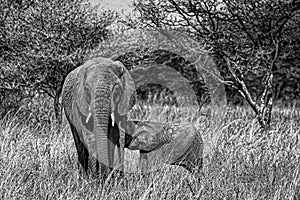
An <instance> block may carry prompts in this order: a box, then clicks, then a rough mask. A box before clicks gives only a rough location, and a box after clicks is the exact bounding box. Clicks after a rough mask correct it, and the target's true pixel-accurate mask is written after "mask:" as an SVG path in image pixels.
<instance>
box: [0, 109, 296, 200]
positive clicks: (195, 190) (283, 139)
mask: <svg viewBox="0 0 300 200" xmlns="http://www.w3.org/2000/svg"><path fill="white" fill-rule="evenodd" d="M24 120H25V119H24ZM22 124H23V123H22V121H17V120H16V119H6V120H2V121H1V122H0V199H180V200H183V199H274V200H275V199H278V200H279V199H280V200H281V199H295V200H296V199H300V173H299V170H300V167H299V166H300V140H299V139H300V138H299V137H300V111H299V110H295V109H278V108H277V109H274V111H273V120H272V125H271V129H270V130H269V131H268V132H261V131H259V129H258V125H257V124H256V122H255V120H254V116H253V114H252V112H251V110H247V109H242V108H228V109H227V110H226V111H224V113H223V114H221V113H211V114H210V116H209V117H207V118H198V119H196V121H195V125H196V127H197V128H198V129H199V130H200V132H201V136H202V137H203V140H204V145H205V146H204V167H203V169H202V172H201V173H200V174H198V178H199V179H196V178H195V176H193V175H191V174H189V173H187V172H186V171H185V170H184V169H182V168H180V167H175V166H172V167H170V166H165V167H164V168H163V169H161V170H160V171H158V172H153V173H151V174H148V175H145V176H142V175H139V174H126V175H125V177H124V178H122V179H117V178H115V179H112V180H110V182H108V183H107V184H106V185H104V187H102V186H101V183H100V181H99V180H86V179H82V178H80V176H79V173H78V171H77V154H76V152H75V145H74V143H73V138H72V135H71V133H70V131H69V128H68V126H67V125H64V128H62V130H60V131H58V129H57V128H56V127H55V126H53V127H52V128H51V129H50V131H49V130H48V129H47V130H46V129H44V128H41V127H36V128H29V127H26V126H24V125H22ZM127 154H129V155H130V152H129V151H128V152H127ZM129 157H130V156H129ZM131 157H132V156H131ZM130 162H131V160H127V164H128V163H130Z"/></svg>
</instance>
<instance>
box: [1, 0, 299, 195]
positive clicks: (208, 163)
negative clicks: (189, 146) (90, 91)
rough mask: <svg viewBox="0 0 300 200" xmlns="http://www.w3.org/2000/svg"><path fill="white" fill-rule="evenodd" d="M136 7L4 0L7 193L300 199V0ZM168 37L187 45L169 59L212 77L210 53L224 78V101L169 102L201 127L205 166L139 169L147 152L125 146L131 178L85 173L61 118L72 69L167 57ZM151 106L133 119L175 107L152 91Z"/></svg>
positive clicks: (83, 0)
mask: <svg viewBox="0 0 300 200" xmlns="http://www.w3.org/2000/svg"><path fill="white" fill-rule="evenodd" d="M132 6H133V11H132V13H130V14H128V15H126V16H124V15H119V13H117V12H115V11H112V10H107V9H105V8H102V7H95V6H92V5H91V4H89V2H88V1H87V0H71V1H64V0H63V1H58V0H46V1H40V0H13V1H9V0H0V63H1V64H0V199H300V186H299V185H300V175H299V166H300V154H299V152H300V151H299V149H300V141H299V139H300V138H299V136H300V107H299V106H300V104H299V99H300V85H299V84H300V64H299V55H300V52H299V50H300V49H299V47H300V45H299V41H300V35H299V33H300V22H299V19H300V17H299V15H300V1H298V0H290V1H281V0H278V1H273V0H265V1H260V0H251V1H227V0H203V1H194V0H166V1H162V0H157V1H152V0H149V1H148V0H147V1H140V0H136V1H134V3H133V5H132ZM161 30H168V32H167V33H166V32H164V31H161ZM170 33H174V35H172V34H170ZM178 33H180V34H179V35H178ZM182 34H184V35H185V36H188V37H184V38H182V37H181V36H182ZM166 38H168V39H166ZM187 38H188V40H186V39H187ZM174 39H176V40H175V42H174ZM178 41H179V42H178ZM164 48H165V49H166V50H168V51H170V50H172V51H174V53H177V54H179V55H180V57H178V60H180V63H181V64H182V65H181V64H178V63H176V62H177V60H176V59H175V61H174V62H171V64H170V66H171V65H172V66H174V65H176V68H178V71H180V72H181V73H182V74H183V76H185V73H186V74H187V75H186V76H185V77H187V78H188V79H189V78H191V77H192V78H193V79H190V81H191V83H192V84H194V83H195V82H197V81H198V82H199V83H201V84H200V85H202V83H203V81H204V82H205V77H204V79H202V76H190V75H189V74H190V73H191V71H192V70H191V71H190V70H189V68H188V67H189V66H191V65H190V64H191V63H194V62H195V61H197V62H198V61H199V60H200V62H202V60H204V61H205V62H204V61H203V62H202V63H201V64H202V66H204V68H206V69H209V68H212V67H215V68H217V69H218V70H219V72H218V73H219V74H215V75H216V76H217V78H218V80H219V81H220V83H221V84H224V85H225V92H226V93H225V96H226V102H225V103H226V105H222V106H223V107H221V106H212V105H211V106H210V104H209V101H208V104H203V107H202V108H203V112H199V111H197V110H195V109H194V108H190V109H189V108H187V109H188V111H187V112H183V113H178V111H177V109H176V108H174V107H172V108H168V109H171V111H170V110H169V112H168V116H169V115H172V116H174V118H177V119H182V120H186V119H188V120H189V121H192V122H193V123H194V124H195V126H196V127H197V128H198V129H199V130H200V133H201V137H202V138H203V140H204V166H203V169H202V171H201V173H200V174H195V175H191V174H189V173H188V172H187V171H185V170H184V169H182V168H180V167H174V166H165V167H164V168H162V169H161V170H159V171H157V172H151V173H149V174H146V175H144V174H139V173H129V172H131V171H132V170H131V168H134V167H135V165H136V164H137V156H138V153H137V152H131V151H127V152H126V156H127V159H126V163H125V168H126V171H127V172H128V173H126V174H125V176H124V177H112V178H111V179H109V180H108V181H107V182H105V184H104V185H102V183H101V181H99V180H97V179H83V178H82V177H81V176H80V174H79V172H78V166H77V154H76V150H75V145H74V142H73V138H72V134H71V132H70V130H69V127H68V125H67V122H66V120H65V119H64V118H61V117H62V116H63V115H62V111H61V108H60V102H59V96H60V93H61V89H62V84H63V81H64V79H65V77H66V75H67V74H68V73H69V72H70V71H71V70H72V69H75V68H76V67H78V66H80V65H81V64H82V63H83V62H84V61H86V60H88V59H90V58H92V57H95V56H104V57H112V58H113V59H115V60H120V61H121V62H123V63H124V65H125V66H126V67H127V68H129V69H133V68H135V67H137V66H143V65H146V64H149V63H153V62H154V63H159V62H160V60H161V59H162V60H163V59H165V57H166V56H165V54H160V55H158V56H157V54H156V53H157V50H158V49H164ZM176 49H177V50H178V49H180V51H179V50H178V51H176ZM179 52H180V53H179ZM153 55H154V57H153ZM155 56H156V57H155ZM200 58H201V59H200ZM195 77H196V79H197V78H198V80H196V79H195ZM195 85H196V84H195ZM193 89H196V90H197V91H198V92H199V91H200V90H201V91H202V89H203V88H199V87H198V86H195V87H193ZM203 91H205V92H207V90H203ZM196 94H197V95H198V94H199V95H200V94H201V92H199V93H196ZM162 98H164V97H162ZM200 99H201V98H200ZM201 100H203V99H201ZM146 103H147V102H146ZM143 106H145V105H143ZM143 106H141V107H138V106H137V107H135V108H138V109H139V111H138V112H140V113H138V112H137V113H131V114H133V115H134V117H135V120H137V119H139V120H144V119H145V118H147V120H157V119H163V118H168V116H166V113H164V112H157V109H156V108H157V107H156V106H157V105H153V102H152V103H151V105H146V108H147V109H143V108H145V107H143ZM155 109H156V110H155ZM154 110H155V111H154ZM158 110H164V109H163V108H159V109H158ZM201 111H202V110H201ZM141 113H142V114H143V117H140V116H139V114H141ZM160 117H161V118H160ZM57 122H59V123H57Z"/></svg>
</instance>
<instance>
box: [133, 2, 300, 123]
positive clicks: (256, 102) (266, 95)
mask: <svg viewBox="0 0 300 200" xmlns="http://www.w3.org/2000/svg"><path fill="white" fill-rule="evenodd" d="M134 6H135V10H136V12H137V13H136V16H135V17H136V19H137V21H140V23H141V25H142V26H143V27H155V28H157V27H158V28H160V27H168V28H171V29H177V30H182V31H186V32H188V33H189V34H190V35H191V36H192V37H194V38H196V39H198V40H200V41H203V42H205V43H207V44H209V45H210V46H211V47H213V52H212V53H213V54H214V55H215V58H216V59H217V60H218V62H219V69H220V70H221V72H222V73H223V77H224V79H225V80H224V83H225V84H227V85H229V86H231V87H233V88H235V89H237V91H238V92H239V93H240V94H241V95H242V96H243V97H244V98H245V99H246V100H247V102H248V103H249V104H250V106H251V107H252V108H253V110H254V111H255V113H256V115H257V118H258V120H259V122H260V124H261V126H262V127H265V126H267V125H268V124H269V123H270V113H271V110H272V103H273V97H274V93H275V92H274V90H275V88H276V87H277V86H278V85H281V86H283V87H284V86H286V85H287V84H286V81H284V80H283V79H282V78H281V77H282V76H281V75H280V74H283V71H285V70H287V72H286V74H288V73H289V71H295V72H296V74H297V75H295V76H294V77H293V86H292V87H295V89H299V88H298V87H299V85H298V84H297V82H299V70H298V69H297V67H296V66H295V65H294V64H295V62H296V63H298V62H299V53H298V52H299V34H298V33H299V30H300V26H299V24H300V23H299V14H300V2H299V1H298V0H292V1H273V0H267V1H259V0H253V1H238V0H236V1H235V0H234V1H228V0H221V1H219V0H218V1H217V0H205V1H196V0H190V1H187V0H168V1H161V0H158V1H153V0H148V1H141V0H136V1H135V3H134ZM294 33H297V34H296V35H294ZM287 57H289V58H290V59H291V58H292V61H290V59H286V58H287ZM283 63H285V64H283ZM296 65H297V64H296ZM276 73H277V74H278V75H277V74H276ZM275 74H276V75H275ZM253 77H254V79H256V83H257V84H256V85H255V88H252V90H251V89H249V87H250V86H251V85H252V84H251V81H247V79H248V78H249V79H250V80H251V79H253ZM274 77H275V78H274ZM249 82H250V83H249ZM258 82H259V84H258ZM282 90H283V88H282ZM281 95H284V94H279V92H278V91H276V97H278V96H281ZM291 96H292V97H299V92H298V90H296V92H294V93H293V94H292V95H291Z"/></svg>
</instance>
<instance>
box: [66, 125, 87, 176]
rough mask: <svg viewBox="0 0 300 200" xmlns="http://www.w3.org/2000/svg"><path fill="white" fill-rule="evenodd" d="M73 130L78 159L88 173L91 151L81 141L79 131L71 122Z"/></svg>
mask: <svg viewBox="0 0 300 200" xmlns="http://www.w3.org/2000/svg"><path fill="white" fill-rule="evenodd" d="M69 124H70V127H71V131H72V135H73V138H74V141H75V146H76V150H77V155H78V161H79V163H80V164H81V166H82V167H83V169H84V172H85V173H86V172H87V170H88V159H89V152H88V150H87V149H86V148H85V146H84V144H83V143H82V142H81V140H80V138H79V135H78V132H77V130H76V128H75V126H74V125H72V123H69Z"/></svg>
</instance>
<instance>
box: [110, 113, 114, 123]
mask: <svg viewBox="0 0 300 200" xmlns="http://www.w3.org/2000/svg"><path fill="white" fill-rule="evenodd" d="M110 117H111V121H112V122H111V125H112V126H114V125H115V116H114V113H111V114H110Z"/></svg>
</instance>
